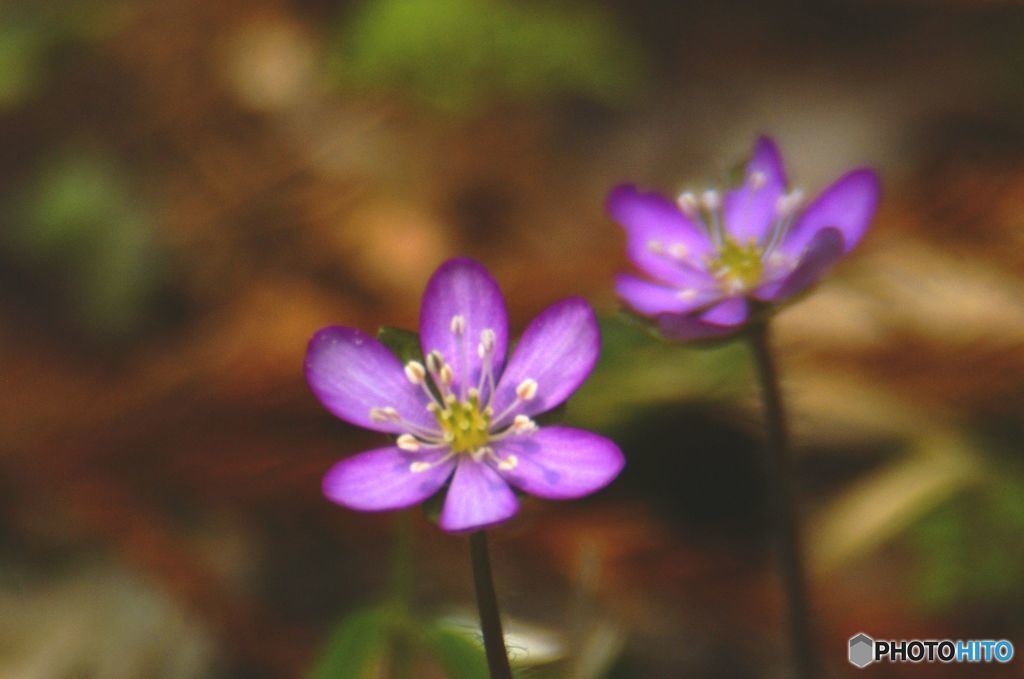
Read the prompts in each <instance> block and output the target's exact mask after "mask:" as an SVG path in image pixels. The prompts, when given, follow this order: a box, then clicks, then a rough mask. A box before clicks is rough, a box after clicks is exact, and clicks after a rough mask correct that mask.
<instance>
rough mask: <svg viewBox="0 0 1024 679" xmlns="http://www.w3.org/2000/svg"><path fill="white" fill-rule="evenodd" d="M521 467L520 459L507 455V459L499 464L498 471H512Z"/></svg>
mask: <svg viewBox="0 0 1024 679" xmlns="http://www.w3.org/2000/svg"><path fill="white" fill-rule="evenodd" d="M518 466H519V458H518V457H516V456H515V455H506V456H505V459H504V460H502V461H501V462H499V463H498V469H500V470H501V471H503V472H508V471H512V470H513V469H515V468H516V467H518Z"/></svg>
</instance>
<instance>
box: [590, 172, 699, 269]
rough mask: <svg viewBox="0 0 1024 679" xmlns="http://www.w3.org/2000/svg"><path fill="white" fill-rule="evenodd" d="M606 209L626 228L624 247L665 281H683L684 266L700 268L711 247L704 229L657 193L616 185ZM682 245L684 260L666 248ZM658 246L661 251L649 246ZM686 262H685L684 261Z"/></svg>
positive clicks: (641, 264) (641, 267)
mask: <svg viewBox="0 0 1024 679" xmlns="http://www.w3.org/2000/svg"><path fill="white" fill-rule="evenodd" d="M607 208H608V212H609V214H610V215H611V217H612V219H614V220H615V221H616V222H618V223H619V224H621V225H622V226H623V227H624V228H625V229H626V251H627V254H628V255H629V258H630V259H631V260H632V261H633V263H634V264H636V265H637V266H638V267H640V269H641V270H642V271H644V272H645V273H647V274H649V275H650V276H652V277H654V278H657V279H659V280H662V281H665V282H666V283H672V284H678V285H685V284H686V277H687V270H688V268H689V270H690V271H694V270H696V271H701V270H703V268H704V265H703V260H704V258H705V257H706V256H708V255H710V254H711V253H712V252H713V250H714V248H713V247H712V244H711V241H710V239H709V238H708V235H707V233H706V232H705V231H704V229H703V228H702V227H701V226H700V225H699V224H697V223H696V222H694V221H693V220H691V219H690V218H689V217H687V216H686V215H684V214H683V213H682V212H681V211H680V210H679V208H678V207H677V206H676V204H675V203H673V202H672V201H670V200H668V199H666V198H663V197H662V196H659V195H658V194H656V193H640V192H639V191H637V189H636V187H634V186H629V185H626V186H619V187H617V188H615V189H613V190H612V192H611V193H610V194H608V202H607ZM671 246H681V249H682V250H683V252H684V253H685V257H684V258H683V261H679V260H676V259H674V258H673V257H671V256H669V255H668V254H667V253H666V252H664V251H665V250H667V249H668V248H670V247H671ZM652 247H653V248H654V249H655V250H656V249H658V248H659V247H660V249H661V250H662V251H663V252H662V253H661V254H659V253H658V252H655V251H654V250H652ZM684 262H685V263H684Z"/></svg>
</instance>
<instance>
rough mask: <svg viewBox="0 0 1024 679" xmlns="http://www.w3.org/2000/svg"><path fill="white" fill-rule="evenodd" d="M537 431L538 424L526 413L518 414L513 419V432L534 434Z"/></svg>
mask: <svg viewBox="0 0 1024 679" xmlns="http://www.w3.org/2000/svg"><path fill="white" fill-rule="evenodd" d="M535 431H537V424H536V423H535V422H534V421H533V420H531V419H530V418H529V417H527V416H526V415H516V416H515V419H514V420H512V432H513V433H515V434H532V433H533V432H535Z"/></svg>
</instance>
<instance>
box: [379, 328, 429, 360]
mask: <svg viewBox="0 0 1024 679" xmlns="http://www.w3.org/2000/svg"><path fill="white" fill-rule="evenodd" d="M377 339H378V340H380V343H381V344H383V345H384V346H386V347H387V348H388V349H390V350H391V353H393V354H394V355H395V356H397V357H398V360H400V361H401V362H402V363H408V362H409V361H423V353H422V352H421V351H420V336H419V335H417V334H416V333H414V332H412V331H411V330H402V329H401V328H392V327H389V326H384V327H382V328H381V329H380V330H378V331H377Z"/></svg>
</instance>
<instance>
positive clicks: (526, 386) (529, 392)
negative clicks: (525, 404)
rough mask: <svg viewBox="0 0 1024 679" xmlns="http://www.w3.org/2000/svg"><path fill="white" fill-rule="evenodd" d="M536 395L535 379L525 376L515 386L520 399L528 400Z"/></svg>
mask: <svg viewBox="0 0 1024 679" xmlns="http://www.w3.org/2000/svg"><path fill="white" fill-rule="evenodd" d="M536 395H537V380H535V379H533V378H530V377H527V378H526V379H525V380H523V381H522V382H520V383H519V386H518V387H516V396H518V397H519V400H521V401H530V400H532V399H533V397H534V396H536Z"/></svg>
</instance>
